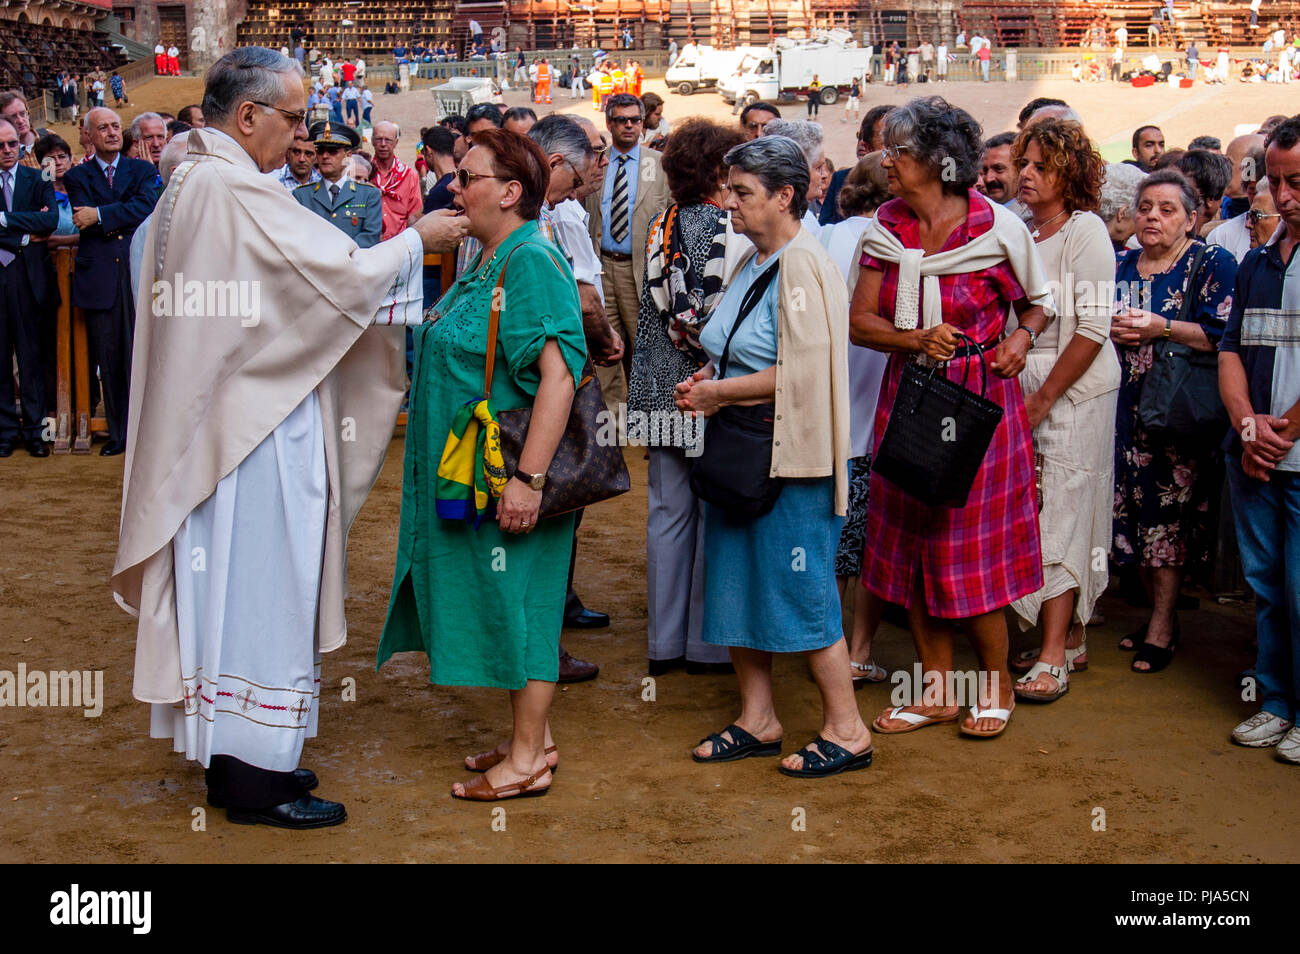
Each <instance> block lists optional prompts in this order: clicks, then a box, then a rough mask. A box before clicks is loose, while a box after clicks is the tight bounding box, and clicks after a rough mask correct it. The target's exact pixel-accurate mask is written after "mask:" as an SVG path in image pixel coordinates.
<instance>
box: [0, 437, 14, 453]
mask: <svg viewBox="0 0 1300 954" xmlns="http://www.w3.org/2000/svg"><path fill="white" fill-rule="evenodd" d="M13 456H14V442H13V441H0V457H13Z"/></svg>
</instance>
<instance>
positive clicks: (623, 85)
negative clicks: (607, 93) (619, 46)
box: [609, 64, 627, 95]
mask: <svg viewBox="0 0 1300 954" xmlns="http://www.w3.org/2000/svg"><path fill="white" fill-rule="evenodd" d="M609 78H610V83H611V84H612V85H613V89H614V94H615V95H617V94H619V93H626V92H627V74H626V73H625V72H623V68H622V67H621V66H619V65H617V64H615V66H614V69H613V71H612V72H611V73H610V76H609Z"/></svg>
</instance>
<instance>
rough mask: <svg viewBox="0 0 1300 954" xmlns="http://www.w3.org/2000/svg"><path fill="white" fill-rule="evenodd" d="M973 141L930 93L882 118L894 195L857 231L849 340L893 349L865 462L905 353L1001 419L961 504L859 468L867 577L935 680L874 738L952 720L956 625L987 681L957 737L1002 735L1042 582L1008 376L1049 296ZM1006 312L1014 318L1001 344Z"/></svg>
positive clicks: (885, 720)
mask: <svg viewBox="0 0 1300 954" xmlns="http://www.w3.org/2000/svg"><path fill="white" fill-rule="evenodd" d="M982 148H983V135H982V133H981V130H980V127H979V124H978V123H976V122H975V120H974V119H972V118H971V117H970V116H969V115H968V114H967V113H965V112H964V111H962V110H960V109H958V108H956V107H955V106H950V105H949V104H948V103H947V102H945V101H944V100H943V99H940V98H939V97H930V98H928V99H920V100H913V101H912V102H911V103H908V104H907V105H906V106H902V107H899V108H898V109H896V110H894V111H893V112H891V113H890V114H889V116H888V117H887V118H886V119H885V148H884V159H883V164H884V167H885V172H886V174H887V176H888V179H889V188H890V191H891V192H893V193H894V195H895V196H897V198H895V199H893V200H891V201H889V202H886V203H885V204H884V205H882V206H881V207H880V209H879V210H878V211H877V213H876V218H875V220H874V222H873V225H872V226H871V227H869V228H868V229H867V230H866V232H865V233H864V235H863V246H862V247H863V254H862V256H861V259H860V265H861V268H860V269H859V271H858V276H857V287H856V289H855V290H854V294H853V304H852V307H851V309H850V314H849V326H850V329H851V335H852V341H853V343H854V344H858V345H864V346H866V347H868V348H874V349H876V350H877V351H883V352H886V353H888V354H889V356H890V357H889V364H888V366H887V368H886V370H885V380H884V383H883V385H882V387H881V391H880V400H879V401H878V403H877V405H876V426H875V433H874V441H875V447H874V449H873V457H875V458H876V459H878V458H879V450H880V441H881V439H882V437H883V436H884V433H885V430H886V428H887V426H888V424H889V420H890V418H891V417H892V415H893V413H894V410H895V401H896V400H897V397H898V391H899V386H900V384H901V382H902V379H903V370H904V367H905V366H906V365H908V364H909V363H910V362H911V361H912V360H913V359H914V358H917V359H919V358H921V357H922V356H923V357H924V358H926V359H928V360H929V361H930V362H931V363H934V362H941V363H942V365H943V367H944V368H945V371H944V373H945V375H946V376H947V377H948V378H949V379H950V380H952V381H964V380H966V379H967V378H973V379H974V380H975V381H977V382H978V381H986V382H987V384H986V385H984V387H985V388H986V390H985V397H987V398H988V399H989V400H991V401H993V402H994V403H996V404H997V405H999V406H1000V407H1001V408H1002V409H1003V410H1004V412H1005V413H1004V414H1003V416H1002V419H1001V421H1000V422H999V423H998V425H997V428H996V430H995V431H994V433H993V437H992V440H991V442H990V444H989V447H988V450H987V451H986V453H985V454H984V458H983V461H982V462H981V464H980V468H979V470H978V471H977V472H976V475H975V480H974V483H973V484H972V486H971V489H970V492H969V495H968V497H967V500H966V503H965V505H964V506H961V507H944V506H931V505H929V504H926V503H923V502H922V501H920V500H919V499H917V498H916V497H914V496H912V495H911V493H910V492H909V491H910V488H907V487H901V486H899V485H897V484H894V483H891V482H890V481H889V480H887V479H886V478H885V477H884V476H883V475H881V474H880V473H879V472H873V473H872V475H871V485H870V491H869V498H870V503H869V504H868V506H867V525H866V539H867V540H869V541H871V543H870V545H869V546H868V547H867V548H866V553H865V555H864V559H863V571H862V582H863V585H865V586H866V587H867V588H868V589H869V590H871V591H872V592H873V593H875V594H876V595H877V596H879V597H880V598H881V599H884V600H886V601H888V602H890V603H896V604H898V605H900V606H904V607H906V608H907V610H908V614H909V619H910V622H911V629H912V636H913V639H914V640H915V642H916V647H917V651H918V653H919V655H920V657H921V665H922V666H923V667H924V670H925V672H926V674H927V679H933V678H936V677H937V678H938V679H939V680H940V682H939V684H940V685H941V686H943V687H944V689H943V694H944V698H943V699H942V700H941V702H942V704H941V705H933V704H928V703H932V702H933V701H935V700H932V699H930V698H928V697H929V695H930V693H929V692H928V691H927V692H925V693H924V696H923V695H922V693H921V687H919V686H918V687H915V688H914V689H913V692H912V698H913V699H914V701H913V702H911V703H910V704H908V705H902V706H897V707H891V708H888V709H886V710H885V711H884V712H882V713H881V714H880V715H879V716H878V717H877V718H876V721H875V726H874V727H875V729H876V730H877V731H878V732H886V733H899V732H912V731H915V730H916V729H920V728H923V727H925V726H928V725H934V724H938V723H944V722H955V721H956V720H957V718H958V712H959V709H958V704H957V703H958V700H957V699H956V698H955V697H954V696H953V695H952V692H951V689H950V688H949V687H951V686H952V685H953V684H954V683H953V680H952V658H953V646H952V643H953V629H952V621H954V620H958V619H960V620H963V626H964V628H965V631H966V632H967V633H968V634H969V635H970V639H971V641H972V642H973V643H974V646H975V652H976V655H977V656H978V658H979V669H980V672H981V673H983V674H987V678H985V679H984V680H982V682H983V684H982V685H981V686H980V690H979V698H978V700H972V701H973V702H974V703H975V704H973V705H972V706H971V710H970V715H969V717H968V718H967V719H965V720H964V722H963V724H962V727H961V731H962V732H963V733H965V734H967V735H973V736H980V737H985V738H991V737H993V736H997V735H1000V734H1001V733H1002V732H1003V731H1004V730H1005V729H1006V726H1007V723H1008V721H1009V720H1010V718H1011V710H1012V709H1013V708H1014V702H1015V695H1014V693H1013V691H1012V684H1011V675H1010V673H1009V672H1008V670H1007V644H1008V636H1007V625H1006V618H1005V615H1004V610H1005V608H1006V607H1007V606H1008V605H1009V604H1011V603H1012V602H1013V601H1015V600H1017V599H1019V598H1021V597H1023V596H1028V595H1029V594H1031V593H1033V592H1035V591H1036V590H1037V589H1038V588H1039V587H1041V586H1042V585H1043V567H1042V554H1041V548H1040V546H1039V532H1038V514H1037V511H1036V508H1035V507H1034V450H1033V442H1032V438H1031V434H1030V430H1029V420H1028V417H1027V416H1026V413H1025V399H1024V395H1023V393H1022V392H1021V389H1020V386H1019V383H1018V382H1017V381H1016V380H1015V378H1016V377H1017V376H1018V375H1019V374H1020V372H1021V370H1023V369H1024V367H1025V358H1026V355H1027V353H1028V351H1029V349H1030V348H1031V347H1032V346H1033V345H1034V343H1035V341H1036V340H1037V337H1038V335H1039V334H1041V333H1042V332H1043V330H1044V329H1045V328H1046V326H1047V322H1048V319H1049V316H1050V315H1051V314H1052V311H1053V305H1052V296H1051V293H1050V292H1049V291H1048V284H1047V278H1046V275H1045V274H1044V272H1043V267H1042V264H1041V262H1040V261H1039V257H1038V252H1037V251H1036V249H1035V248H1034V242H1033V238H1032V237H1031V236H1030V234H1029V231H1028V229H1026V228H1025V224H1024V223H1023V222H1022V221H1021V220H1020V219H1019V218H1018V217H1017V216H1016V215H1015V213H1013V212H1011V211H1009V210H1007V209H1005V208H1004V207H1003V206H1001V205H998V204H996V203H992V202H990V201H989V200H988V199H987V198H985V197H984V196H983V195H981V194H980V193H979V192H976V191H975V190H974V189H973V188H972V187H973V186H974V184H975V178H976V170H977V169H978V163H979V160H980V154H981V151H982ZM917 250H919V251H920V255H919V256H917V255H916V254H915V253H916V251H917ZM1012 309H1014V310H1015V312H1016V315H1017V317H1018V319H1019V322H1020V323H1019V325H1018V327H1017V329H1016V332H1013V333H1012V334H1010V335H1009V336H1007V337H1005V338H1004V334H1005V332H1006V328H1007V315H1008V313H1009V312H1010V311H1011V310H1012ZM1017 332H1024V334H1019V333H1017ZM959 336H962V337H959ZM976 386H979V385H976Z"/></svg>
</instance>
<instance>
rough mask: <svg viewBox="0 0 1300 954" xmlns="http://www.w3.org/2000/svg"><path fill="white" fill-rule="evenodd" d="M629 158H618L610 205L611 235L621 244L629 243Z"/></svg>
mask: <svg viewBox="0 0 1300 954" xmlns="http://www.w3.org/2000/svg"><path fill="white" fill-rule="evenodd" d="M627 160H628V157H627V156H619V157H618V170H617V171H616V172H615V173H614V196H613V198H612V199H611V200H610V203H609V234H610V237H611V238H612V239H613V240H614V241H615V242H618V243H619V244H622V243H623V242H625V241H627Z"/></svg>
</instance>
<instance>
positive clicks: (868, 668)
mask: <svg viewBox="0 0 1300 954" xmlns="http://www.w3.org/2000/svg"><path fill="white" fill-rule="evenodd" d="M849 668H850V669H851V670H852V671H853V684H854V685H855V686H859V688H861V687H860V684H861V683H865V682H871V683H876V682H884V681H885V680H886V679H888V678H889V670H888V669H886V668H885V667H884V666H877V665H876V664H875V662H874V661H872V662H869V663H860V662H854V661H853V660H851V659H850V660H849ZM859 673H860V674H861V675H859Z"/></svg>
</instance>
